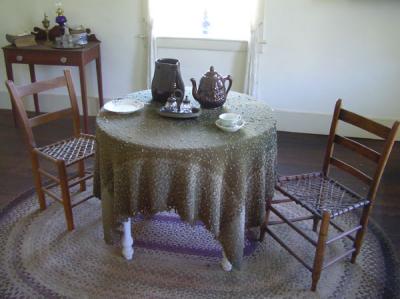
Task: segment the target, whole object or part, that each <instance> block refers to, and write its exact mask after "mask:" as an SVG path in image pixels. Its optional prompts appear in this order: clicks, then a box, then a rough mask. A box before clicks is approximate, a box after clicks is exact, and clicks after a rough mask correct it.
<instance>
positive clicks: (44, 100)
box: [0, 91, 109, 116]
mask: <svg viewBox="0 0 400 299" xmlns="http://www.w3.org/2000/svg"><path fill="white" fill-rule="evenodd" d="M77 101H78V105H79V110H80V111H82V100H81V97H77ZM104 101H105V102H107V101H109V99H104ZM39 102H40V108H41V110H42V111H43V112H49V111H55V110H59V109H63V108H66V107H68V106H70V104H69V98H68V96H67V95H63V94H47V93H42V94H40V100H39ZM24 104H25V108H26V110H27V111H34V110H35V108H34V104H33V98H32V97H27V98H26V100H25V102H24ZM87 104H88V114H89V115H91V116H95V115H97V113H98V112H99V99H98V98H97V97H88V98H87ZM0 109H11V101H10V98H9V95H8V92H6V91H0Z"/></svg>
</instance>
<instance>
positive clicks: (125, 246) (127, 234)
mask: <svg viewBox="0 0 400 299" xmlns="http://www.w3.org/2000/svg"><path fill="white" fill-rule="evenodd" d="M122 225H123V227H124V231H123V235H122V242H121V243H122V255H123V256H124V258H125V259H127V260H131V259H132V257H133V252H134V250H133V247H132V245H133V238H132V232H131V219H130V218H128V220H127V221H125V222H123V223H122Z"/></svg>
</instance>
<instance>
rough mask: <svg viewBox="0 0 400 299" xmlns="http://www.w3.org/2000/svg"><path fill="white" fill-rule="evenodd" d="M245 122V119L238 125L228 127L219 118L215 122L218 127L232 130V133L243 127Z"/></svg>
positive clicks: (227, 130)
mask: <svg viewBox="0 0 400 299" xmlns="http://www.w3.org/2000/svg"><path fill="white" fill-rule="evenodd" d="M245 124H246V123H245V122H244V121H243V120H241V121H240V122H239V123H238V124H237V125H236V126H232V127H226V126H223V125H221V121H220V120H219V119H218V120H217V121H216V122H215V125H216V126H217V127H218V128H220V129H221V130H222V131H225V132H231V133H233V132H236V131H239V130H240V129H241V128H243V126H244V125H245Z"/></svg>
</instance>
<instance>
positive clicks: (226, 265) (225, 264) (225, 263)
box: [221, 250, 232, 272]
mask: <svg viewBox="0 0 400 299" xmlns="http://www.w3.org/2000/svg"><path fill="white" fill-rule="evenodd" d="M221 267H222V269H224V271H226V272H229V271H231V270H232V264H231V262H230V261H229V260H228V258H227V257H226V254H225V251H224V250H222V260H221Z"/></svg>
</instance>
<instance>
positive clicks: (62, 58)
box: [60, 57, 68, 63]
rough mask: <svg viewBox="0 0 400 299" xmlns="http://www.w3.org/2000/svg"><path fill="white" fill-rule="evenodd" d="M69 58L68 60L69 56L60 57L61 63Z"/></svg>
mask: <svg viewBox="0 0 400 299" xmlns="http://www.w3.org/2000/svg"><path fill="white" fill-rule="evenodd" d="M67 60H68V59H67V57H61V58H60V61H61V63H66V62H67Z"/></svg>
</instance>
